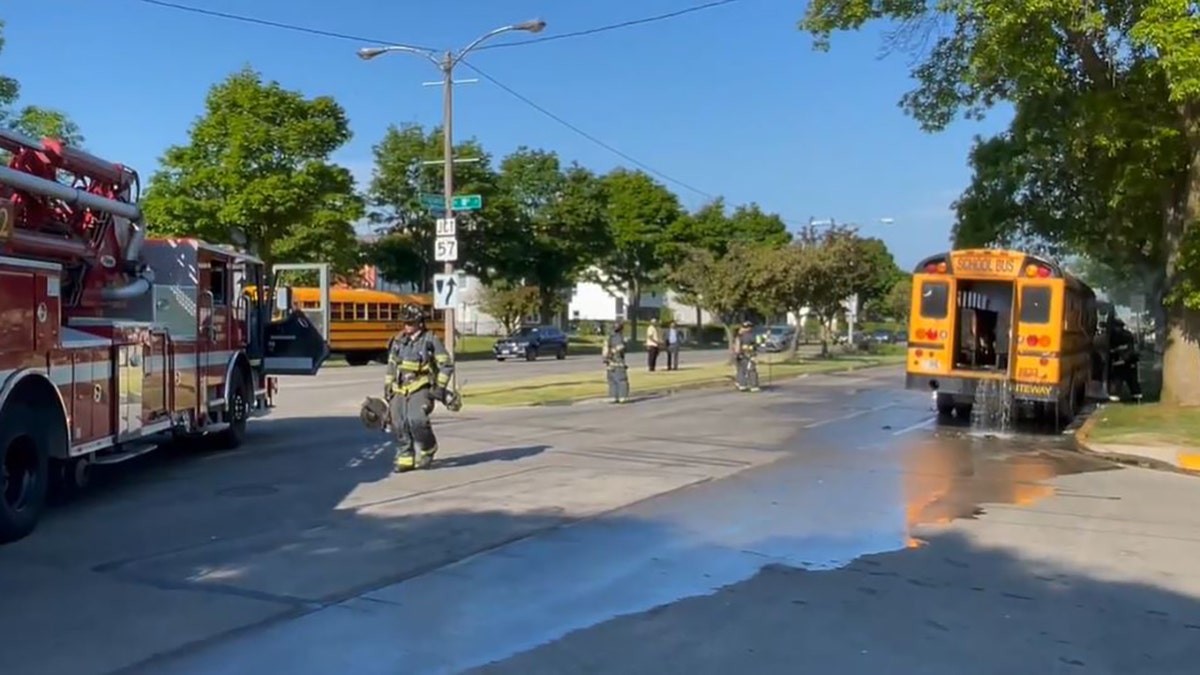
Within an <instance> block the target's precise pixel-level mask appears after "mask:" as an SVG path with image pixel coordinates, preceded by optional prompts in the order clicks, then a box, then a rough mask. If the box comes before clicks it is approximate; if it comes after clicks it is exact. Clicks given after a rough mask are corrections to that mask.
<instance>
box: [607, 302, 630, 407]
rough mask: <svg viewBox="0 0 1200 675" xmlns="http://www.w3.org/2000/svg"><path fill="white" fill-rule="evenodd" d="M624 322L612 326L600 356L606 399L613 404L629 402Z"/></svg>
mask: <svg viewBox="0 0 1200 675" xmlns="http://www.w3.org/2000/svg"><path fill="white" fill-rule="evenodd" d="M624 330H625V322H624V321H619V320H618V321H617V322H616V323H614V324H613V329H612V334H611V335H609V336H608V339H607V340H605V341H604V349H603V351H602V352H601V356H602V358H603V359H604V368H605V369H606V372H607V375H608V397H609V398H610V399H611V400H612V402H613V403H625V402H626V401H628V400H629V366H628V365H626V363H625V335H624Z"/></svg>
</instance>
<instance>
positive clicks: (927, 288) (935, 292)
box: [921, 281, 950, 319]
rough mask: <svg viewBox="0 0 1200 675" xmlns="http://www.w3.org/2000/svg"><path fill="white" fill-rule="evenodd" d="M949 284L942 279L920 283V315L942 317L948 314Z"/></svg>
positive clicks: (928, 317) (927, 317) (933, 317)
mask: <svg viewBox="0 0 1200 675" xmlns="http://www.w3.org/2000/svg"><path fill="white" fill-rule="evenodd" d="M949 301H950V285H949V284H947V283H946V282H944V281H926V282H925V283H923V284H922V285H921V316H922V317H924V318H926V319H944V318H946V316H947V315H948V314H949Z"/></svg>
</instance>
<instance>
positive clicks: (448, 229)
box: [435, 218, 458, 237]
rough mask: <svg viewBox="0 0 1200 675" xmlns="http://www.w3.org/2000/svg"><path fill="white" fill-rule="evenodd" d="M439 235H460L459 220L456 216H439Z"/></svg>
mask: <svg viewBox="0 0 1200 675" xmlns="http://www.w3.org/2000/svg"><path fill="white" fill-rule="evenodd" d="M435 234H437V236H439V237H454V236H457V235H458V221H457V220H456V219H454V218H438V219H437V231H436V232H435Z"/></svg>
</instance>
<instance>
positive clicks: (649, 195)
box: [599, 169, 683, 339]
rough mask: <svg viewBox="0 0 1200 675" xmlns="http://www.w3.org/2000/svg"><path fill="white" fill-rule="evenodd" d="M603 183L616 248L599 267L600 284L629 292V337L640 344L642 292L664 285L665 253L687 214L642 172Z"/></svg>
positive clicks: (618, 173) (617, 173) (621, 172)
mask: <svg viewBox="0 0 1200 675" xmlns="http://www.w3.org/2000/svg"><path fill="white" fill-rule="evenodd" d="M602 182H603V185H604V189H605V194H606V195H607V200H606V204H607V208H606V221H607V224H608V228H609V229H608V231H609V239H610V241H611V242H612V247H611V249H610V252H609V254H608V255H607V256H605V258H604V259H603V260H601V261H600V263H599V267H600V270H601V273H602V274H603V278H602V279H600V281H602V282H603V283H605V284H606V285H608V286H610V287H614V288H615V289H617V290H618V292H621V293H624V292H628V293H629V295H630V302H629V309H630V312H629V314H630V316H629V322H630V338H631V339H637V325H638V310H639V309H641V294H642V291H643V289H645V288H646V287H647V286H649V285H651V284H654V283H657V282H660V281H663V280H664V276H665V272H666V266H665V265H664V262H665V261H664V251H665V250H667V249H668V244H669V243H670V242H671V235H672V233H673V228H672V226H674V225H676V223H677V222H678V221H679V219H680V218H681V217H682V216H683V209H682V208H681V207H680V205H679V198H678V197H676V196H675V194H674V193H673V192H671V191H670V190H668V189H667V188H666V187H664V186H663V185H662V184H660V183H658V182H656V181H655V180H654V179H653V178H651V177H650V176H648V175H646V174H645V173H643V172H641V171H630V170H628V169H615V170H613V171H612V172H610V173H608V174H607V175H605V176H604V178H603V180H602Z"/></svg>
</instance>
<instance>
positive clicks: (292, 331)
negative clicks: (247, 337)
mask: <svg viewBox="0 0 1200 675" xmlns="http://www.w3.org/2000/svg"><path fill="white" fill-rule="evenodd" d="M271 273H272V277H273V279H274V286H275V289H274V293H273V295H274V297H275V299H276V301H278V300H279V299H280V298H285V299H287V300H290V299H291V297H292V293H291V292H290V290H291V288H292V287H299V286H309V287H311V284H312V282H313V281H316V285H317V286H316V287H317V298H316V301H315V302H312V301H309V302H306V303H305V304H306V305H307V306H305V307H300V306H298V303H295V304H291V307H290V308H288V309H284V308H278V309H279V310H280V314H282V318H281V319H276V320H274V321H271V322H270V324H268V326H267V330H266V338H267V340H266V348H265V350H264V354H263V372H264V373H266V374H268V375H316V374H317V371H319V370H320V369H321V365H322V364H324V363H325V360H326V359H328V358H329V319H330V317H329V313H330V312H329V310H330V303H329V278H330V274H329V264H328V263H287V264H279V265H275V266H273V267H272V268H271ZM285 289H286V290H285Z"/></svg>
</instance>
